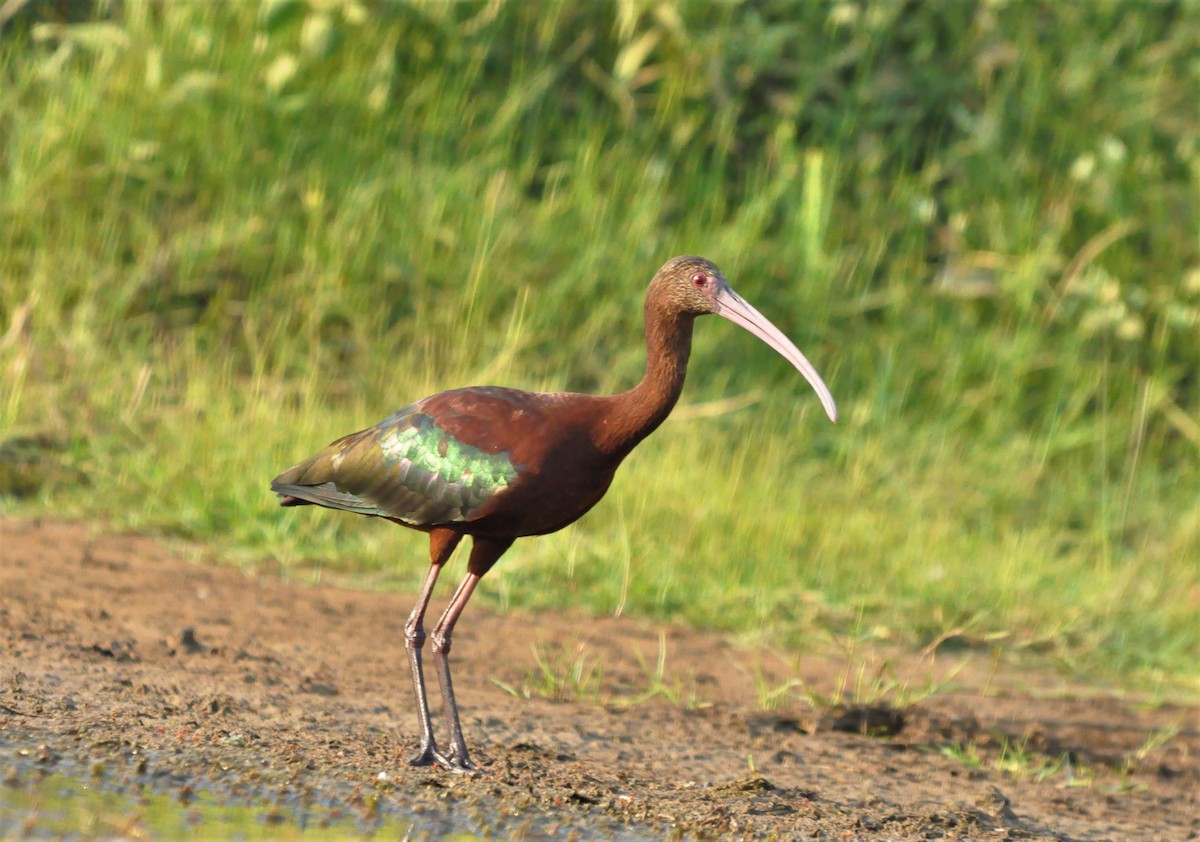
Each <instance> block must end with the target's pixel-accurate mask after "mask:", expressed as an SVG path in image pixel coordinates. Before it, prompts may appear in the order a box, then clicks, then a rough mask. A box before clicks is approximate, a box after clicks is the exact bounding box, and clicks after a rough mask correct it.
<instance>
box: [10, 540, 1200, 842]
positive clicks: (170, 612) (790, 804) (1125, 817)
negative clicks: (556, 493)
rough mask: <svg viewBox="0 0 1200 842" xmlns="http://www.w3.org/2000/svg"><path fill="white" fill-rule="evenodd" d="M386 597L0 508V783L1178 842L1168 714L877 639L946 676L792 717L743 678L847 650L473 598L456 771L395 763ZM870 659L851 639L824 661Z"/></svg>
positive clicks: (914, 833) (1194, 750)
mask: <svg viewBox="0 0 1200 842" xmlns="http://www.w3.org/2000/svg"><path fill="white" fill-rule="evenodd" d="M485 586H486V582H485ZM438 596H439V597H441V600H439V601H438V602H440V603H444V599H445V596H446V594H444V593H441V592H439V594H438ZM410 604H411V598H410V597H407V596H397V595H394V594H380V593H365V592H360V591H354V590H347V589H339V588H334V587H328V586H321V587H314V586H304V585H295V584H287V583H284V582H281V581H280V580H279V579H278V578H274V577H268V576H257V577H247V576H244V575H242V574H240V573H238V572H237V571H235V570H232V569H230V568H227V567H222V566H219V565H215V564H211V563H198V562H194V561H188V560H186V559H185V558H183V557H182V555H181V554H179V553H176V552H172V551H171V550H169V549H167V548H165V547H164V546H163V545H162V544H160V543H159V542H156V541H154V540H151V539H148V538H142V537H137V536H101V535H97V534H93V532H92V531H91V530H90V529H89V528H88V527H86V526H83V525H77V524H68V523H58V522H50V521H38V522H21V521H11V520H10V521H5V520H3V519H0V746H7V747H6V748H5V749H4V751H5V753H6V754H8V755H9V756H8V757H2V756H0V773H3V772H4V770H5V769H6V768H15V767H14V760H13V758H14V756H15V755H14V754H13V752H24V754H22V755H21V756H22V757H25V758H27V759H29V758H32V761H31V762H38V757H37V755H38V752H39V751H40V752H42V753H43V754H44V757H42V758H41V760H40V762H41V763H42V764H43V765H45V766H48V767H54V766H55V765H56V763H57V761H58V759H59V758H62V760H63V763H64V764H65V763H66V761H67V760H72V762H74V763H75V764H76V765H75V766H73V767H72V768H88V767H86V766H80V765H78V764H80V763H91V764H92V767H91V768H92V769H93V771H94V773H95V774H97V775H100V776H107V778H108V783H109V785H118V786H119V785H120V783H121V781H122V780H133V779H134V778H137V780H139V781H140V782H142V783H144V782H145V781H146V780H147V779H150V780H153V779H154V775H155V773H156V772H158V773H160V778H161V781H162V785H163V786H179V785H195V786H205V785H207V784H208V783H212V782H216V784H217V785H218V786H219V787H224V788H225V791H229V792H237V793H246V794H251V795H254V794H259V795H262V796H264V797H268V798H276V799H278V798H280V797H285V798H286V797H287V796H288V795H289V794H291V795H295V794H297V793H300V794H303V795H304V797H305V798H313V799H316V800H318V801H320V802H321V803H325V804H333V805H345V806H346V807H347V809H361V810H386V809H388V808H389V806H390V805H400V806H402V807H403V808H404V809H408V810H412V809H415V810H418V811H420V810H426V809H428V810H430V811H433V812H435V813H436V812H438V811H440V814H443V815H444V814H445V813H446V811H450V812H452V813H461V814H462V815H471V814H473V813H478V814H480V815H489V816H503V815H507V816H509V817H527V818H528V819H529V820H530V821H532V822H533V824H531V825H530V828H531V835H534V836H546V835H550V836H552V835H554V834H555V831H556V830H559V829H563V832H564V833H565V829H566V828H570V827H577V828H598V829H600V832H601V833H602V834H603V833H609V832H615V829H617V828H618V827H620V828H627V829H629V830H630V831H631V832H632V833H633V834H635V835H640V834H646V835H649V836H661V835H662V834H663V833H664V832H668V831H670V830H671V829H672V828H676V829H680V830H682V831H684V832H685V833H686V834H688V835H697V836H704V835H712V836H719V837H722V838H725V837H733V838H737V837H741V838H762V837H765V836H769V835H771V834H776V835H778V836H779V837H780V838H786V839H792V838H808V837H815V838H821V839H825V838H830V839H838V838H854V839H943V838H944V839H989V840H994V839H1004V838H1056V839H1073V840H1094V839H1112V840H1125V839H1177V840H1185V839H1197V838H1200V794H1198V793H1200V710H1197V708H1196V707H1188V706H1180V705H1172V704H1161V703H1159V704H1155V705H1153V706H1147V705H1146V704H1145V703H1144V702H1145V700H1144V699H1134V698H1129V697H1128V696H1122V695H1121V694H1117V693H1114V692H1109V691H1105V690H1104V689H1103V688H1096V687H1088V686H1081V685H1079V684H1077V683H1065V682H1062V681H1060V680H1059V679H1057V678H1054V677H1052V676H1048V675H1038V674H1031V673H1029V672H1020V671H1016V670H1013V669H1011V668H1009V667H1003V666H1002V667H1000V668H999V669H997V668H995V665H994V664H993V663H992V662H991V660H990V659H989V658H987V657H986V656H979V655H977V656H975V657H974V659H970V657H969V656H960V657H965V658H967V660H965V661H963V660H960V659H959V658H950V657H946V656H940V657H939V658H938V660H937V662H936V663H933V664H930V663H929V662H928V661H927V660H926V659H922V658H921V657H919V656H918V655H917V654H916V653H913V654H911V655H904V654H902V653H901V654H897V653H889V654H888V656H887V657H888V662H889V663H890V664H891V665H892V667H893V668H894V670H895V671H896V673H897V674H898V675H900V676H901V677H905V676H907V677H908V679H909V681H910V687H913V688H916V687H919V686H922V685H924V684H925V683H926V682H927V681H928V680H929V676H930V675H932V676H933V677H934V679H933V680H934V683H938V682H940V681H942V680H949V678H948V677H949V676H953V680H952V681H950V684H949V685H948V686H947V687H946V688H944V689H941V690H939V691H938V692H937V693H935V694H934V695H933V696H932V697H930V698H927V699H924V700H922V701H920V702H918V703H917V704H916V705H915V706H914V707H912V708H909V709H908V710H905V711H903V712H901V713H895V712H890V711H887V710H883V709H861V710H849V711H847V710H826V711H814V710H813V709H812V708H811V706H809V705H808V704H805V703H803V702H801V701H798V700H797V699H795V698H794V696H793V698H792V699H791V700H790V701H789V702H788V703H787V705H786V706H785V707H783V708H781V709H778V710H766V709H765V708H764V706H763V702H762V699H763V695H764V694H763V691H764V690H766V689H775V688H780V687H782V686H783V685H784V684H785V682H787V681H789V680H791V679H797V678H799V679H802V680H803V681H804V682H805V684H806V685H807V687H809V688H813V689H815V690H818V691H823V692H826V693H828V692H831V691H832V690H833V688H834V687H835V685H836V683H837V682H838V680H839V679H840V678H844V677H845V676H846V675H847V671H848V661H847V656H846V655H845V654H844V653H838V652H824V653H822V652H815V653H811V654H805V655H804V657H803V658H802V659H801V660H800V662H799V668H798V671H797V667H796V664H795V663H794V662H793V663H789V662H788V661H787V660H786V659H784V658H782V657H779V656H778V655H775V654H772V653H767V652H758V651H741V650H739V649H737V648H734V647H732V646H730V645H729V644H728V643H726V642H724V641H723V640H722V639H721V638H719V637H717V636H714V635H711V634H707V633H701V632H696V631H691V630H687V629H678V628H662V627H660V626H657V625H654V624H650V623H644V622H639V621H635V620H628V619H611V618H609V619H591V618H584V617H579V616H563V615H547V614H541V615H538V616H536V617H525V616H520V615H507V616H500V615H496V614H491V613H489V612H487V611H485V610H484V609H483V608H482V607H480V606H478V605H473V606H471V607H470V608H468V611H467V615H466V616H465V618H464V620H463V623H462V624H461V626H460V628H459V631H458V632H456V635H455V647H454V662H455V677H456V685H457V689H458V691H459V693H460V702H461V704H462V706H463V725H464V729H465V731H466V735H467V740H468V742H469V744H470V745H471V747H472V749H473V751H474V758H475V760H476V762H477V763H479V764H480V765H481V766H482V767H483V773H482V774H481V775H479V776H476V777H465V776H460V775H451V774H447V773H445V772H441V771H437V770H430V769H413V768H409V767H407V766H406V765H405V764H404V763H403V759H404V758H405V757H406V756H408V755H409V754H410V753H412V752H413V750H414V748H415V745H416V741H415V733H416V723H415V716H414V714H413V710H412V705H411V688H410V686H409V682H408V677H407V674H406V669H405V655H404V645H403V640H402V637H401V634H400V630H401V626H402V624H403V620H404V617H405V616H406V614H407V612H408V609H409V607H410ZM435 607H437V606H435ZM535 647H538V651H539V652H540V653H541V655H540V657H541V659H542V662H543V664H545V665H546V666H547V667H548V673H550V674H553V675H554V676H555V677H559V678H565V679H570V677H571V673H572V671H573V669H574V668H576V667H578V671H577V674H578V679H577V680H575V681H574V685H575V686H574V689H573V690H570V689H569V690H567V691H564V693H563V695H566V696H573V697H574V698H573V699H571V700H567V701H554V700H551V699H547V698H542V697H540V696H538V695H536V692H534V693H533V695H532V698H525V697H524V695H525V692H526V691H530V692H532V691H536V690H538V689H545V688H544V687H543V685H544V684H546V685H548V684H549V681H548V679H546V678H545V673H543V671H542V670H540V669H539V667H538V665H537V663H536V659H535ZM660 650H661V651H662V652H664V653H665V656H666V657H665V665H664V668H663V670H662V672H661V676H660V675H659V670H658V658H659V654H660ZM883 657H884V655H883V653H872V652H861V651H860V652H857V653H855V655H854V657H853V658H852V659H851V662H852V663H851V668H850V672H851V673H854V671H855V669H856V668H857V666H858V665H859V664H865V665H866V668H867V674H868V675H870V674H871V671H872V670H873V669H875V668H876V667H877V666H878V664H879V663H880V662H881V659H882V658H883ZM430 678H431V680H433V676H432V675H431V676H430ZM567 683H568V684H570V683H571V682H570V681H569V680H568V682H567ZM506 688H507V689H506ZM514 691H515V692H514ZM435 697H436V691H435ZM581 697H582V698H581ZM439 725H440V720H439ZM864 729H866V730H871V731H874V732H875V733H876V735H875V736H869V735H866V734H863V733H858V732H861V731H862V730H864ZM43 745H44V746H46V748H45V749H39V748H38V747H39V746H43ZM1006 746H1007V747H1006ZM1001 759H1003V760H1004V761H1005V763H1006V764H1007V765H1008V766H1009V767H1010V768H1012V769H1013V770H1014V771H1013V772H1012V773H1009V772H1006V771H1002V770H1001V769H999V768H997V767H998V765H999V764H1000V761H1001ZM1039 770H1040V772H1041V774H1039ZM380 773H386V776H387V777H389V778H390V781H389V782H387V783H385V784H383V785H381V784H380V781H379V776H380ZM1039 777H1041V778H1043V779H1042V780H1039ZM7 779H8V780H7V785H9V786H20V785H21V781H22V777H21V775H20V774H15V773H10V774H9V775H7ZM0 795H2V794H0ZM2 804H3V798H2V797H0V805H2Z"/></svg>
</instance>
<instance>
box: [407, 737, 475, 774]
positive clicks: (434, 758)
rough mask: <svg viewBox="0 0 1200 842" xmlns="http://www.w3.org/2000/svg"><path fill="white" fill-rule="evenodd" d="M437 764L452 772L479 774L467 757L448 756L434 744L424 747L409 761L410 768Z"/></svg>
mask: <svg viewBox="0 0 1200 842" xmlns="http://www.w3.org/2000/svg"><path fill="white" fill-rule="evenodd" d="M435 763H436V764H437V765H438V766H441V767H442V768H443V769H446V770H447V771H450V772H458V773H460V774H465V775H478V774H479V768H478V767H477V766H476V765H475V764H474V763H472V762H471V761H470V759H469V758H468V757H466V756H465V755H463V756H461V757H460V756H459V755H457V754H453V753H452V754H446V753H445V752H444V751H440V750H439V749H438V747H437V746H436V745H433V744H429V745H425V746H422V747H421V749H420V751H418V752H417V753H416V754H414V755H413V756H412V757H410V758H409V759H408V765H409V766H432V765H434V764H435Z"/></svg>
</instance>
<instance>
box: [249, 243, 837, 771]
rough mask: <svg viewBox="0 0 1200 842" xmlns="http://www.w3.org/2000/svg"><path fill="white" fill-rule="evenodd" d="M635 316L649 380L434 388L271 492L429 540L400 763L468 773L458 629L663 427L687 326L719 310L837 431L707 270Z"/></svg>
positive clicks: (680, 278)
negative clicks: (502, 566) (407, 755)
mask: <svg viewBox="0 0 1200 842" xmlns="http://www.w3.org/2000/svg"><path fill="white" fill-rule="evenodd" d="M645 313H646V375H645V376H644V377H643V378H642V382H641V383H639V384H638V385H637V386H635V387H633V388H632V389H630V390H629V391H627V392H621V393H620V394H618V395H607V396H595V395H581V394H575V393H573V392H548V393H541V392H523V391H519V390H517V389H506V388H501V387H499V386H476V387H473V388H468V389H455V390H453V391H450V392H442V393H441V394H438V395H434V396H432V397H429V398H425V399H424V400H420V401H417V402H416V403H414V404H411V405H409V406H406V407H405V408H404V409H401V410H400V411H399V412H397V413H396V414H395V415H392V416H391V417H390V418H387V419H385V420H383V421H381V422H380V423H378V424H376V425H375V426H374V427H371V428H369V429H366V430H362V431H360V432H357V433H351V434H350V435H348V436H345V437H344V438H340V439H338V440H337V441H335V442H333V443H332V444H331V445H329V446H328V447H326V448H325V449H324V450H322V451H321V452H320V453H318V454H316V455H315V456H313V457H311V458H309V459H306V460H305V461H303V462H301V463H300V464H299V465H296V466H295V467H293V468H289V469H288V470H286V471H284V472H283V473H282V474H280V475H279V476H277V477H276V478H275V479H274V480H273V481H272V482H271V488H272V490H274V491H275V492H277V493H278V494H279V495H280V496H281V497H282V498H283V500H282V503H281V505H284V506H303V505H309V504H315V505H318V506H325V507H327V508H331V509H342V510H345V511H348V512H355V513H356V514H360V515H370V516H372V517H381V518H385V519H387V520H390V521H392V522H394V523H398V524H400V525H401V526H407V527H409V528H410V529H419V530H421V531H422V532H427V533H429V556H430V566H429V572H428V573H427V574H426V576H425V583H424V584H423V585H422V586H421V593H420V595H419V596H418V597H417V604H416V606H415V607H414V608H413V610H412V613H411V614H410V615H409V617H408V622H407V623H406V624H405V626H404V641H405V646H406V648H407V650H408V659H409V665H410V667H411V668H412V678H413V685H414V687H415V689H416V694H417V714H418V716H419V717H420V722H421V746H420V749H419V751H418V753H417V754H416V755H415V756H414V757H413V758H412V759H411V760H410V761H409V762H410V763H412V764H414V765H427V764H430V763H434V762H436V763H439V764H441V765H442V766H444V767H446V768H448V769H452V770H455V771H469V770H472V769H473V768H474V767H473V766H472V765H471V761H470V759H469V758H468V756H467V745H466V742H465V741H464V740H463V735H462V728H461V726H460V725H459V721H458V707H457V705H456V704H455V701H454V690H453V686H452V685H451V683H450V665H449V661H448V660H447V657H448V655H449V654H450V635H451V633H452V632H453V631H454V624H455V623H456V622H457V621H458V618H459V615H460V614H462V610H463V607H464V606H465V605H466V604H467V600H468V599H470V598H471V593H472V592H473V591H474V590H475V586H476V585H477V584H478V583H479V579H480V578H481V577H482V576H483V575H484V574H485V573H487V572H488V570H490V569H491V568H492V565H494V564H495V563H496V561H497V559H499V558H500V556H501V555H503V554H504V551H505V550H507V549H508V548H509V546H510V545H511V544H512V543H513V541H515V540H516V539H517V538H522V537H524V536H526V535H544V534H546V533H549V532H554V531H556V530H559V529H562V528H563V527H564V526H566V525H567V524H569V523H572V522H574V521H575V520H577V519H579V518H580V517H582V516H583V514H584V513H585V512H587V511H588V509H590V508H591V507H592V506H594V505H596V503H597V502H598V501H599V500H600V498H601V497H603V496H604V492H605V491H607V490H608V486H609V483H611V482H612V478H613V474H614V473H615V472H616V470H617V466H618V465H620V464H621V460H623V459H624V458H625V457H626V456H627V455H629V452H630V451H631V450H633V448H634V447H636V446H637V444H638V442H640V441H641V440H642V439H644V438H645V437H646V436H648V435H650V433H651V432H653V431H654V429H655V428H656V427H658V425H659V424H661V423H662V422H663V420H664V419H665V418H666V417H667V415H668V413H670V411H671V408H672V407H673V406H674V405H675V401H676V400H677V399H678V398H679V393H680V391H681V390H682V389H683V378H684V374H685V372H686V370H687V362H688V356H689V354H690V353H691V349H692V324H693V322H694V321H695V319H696V317H697V316H702V315H704V314H706V313H716V314H717V315H719V316H724V317H725V318H727V319H729V320H730V321H732V322H733V323H734V324H738V325H741V326H742V327H744V328H745V329H746V330H748V331H750V332H751V333H753V334H754V335H755V336H757V337H759V338H760V339H762V340H763V341H764V342H766V343H767V344H768V345H770V346H771V347H772V348H774V349H775V350H776V351H778V352H779V353H780V354H782V355H783V356H784V357H786V358H787V359H788V361H789V362H791V363H792V365H794V366H795V367H796V368H797V369H799V370H800V373H801V374H803V375H804V376H805V378H807V379H808V382H809V383H811V384H812V386H813V388H814V389H816V391H817V394H818V395H819V396H820V398H821V403H822V404H823V405H824V407H825V412H826V414H828V415H829V418H830V420H831V421H837V407H836V406H835V404H834V402H833V396H832V395H831V394H830V393H829V389H828V388H827V387H826V386H825V383H824V382H823V381H822V380H821V377H820V375H818V374H817V371H816V369H814V368H813V366H812V364H811V363H809V361H808V360H807V359H805V358H804V355H803V354H801V353H800V351H799V349H798V348H796V346H795V345H793V344H792V343H791V341H790V340H788V338H787V337H786V336H784V335H783V333H781V332H780V331H779V329H778V328H776V327H775V326H774V325H773V324H771V322H770V321H768V320H767V318H766V317H765V316H763V315H762V314H761V313H759V312H758V311H757V310H755V309H754V308H753V307H751V306H750V305H749V304H747V303H746V302H745V301H743V300H742V299H741V298H740V297H739V296H738V295H737V293H735V292H734V291H733V290H732V289H731V288H730V286H729V284H728V283H727V282H726V280H725V276H724V275H722V274H721V270H720V269H718V268H717V267H716V266H714V265H713V264H712V263H710V262H709V261H707V260H704V259H702V258H699V257H676V258H675V259H673V260H670V261H668V262H667V263H666V265H664V266H663V267H662V268H661V269H659V270H658V274H656V275H655V276H654V279H653V280H652V281H651V282H650V288H649V290H648V291H647V292H646V302H645ZM464 535H470V536H471V538H472V547H471V555H470V558H469V560H468V561H467V575H466V578H464V579H463V580H462V584H460V585H459V586H458V590H457V591H455V592H454V596H453V598H452V599H451V600H450V604H449V606H448V607H447V608H446V610H445V612H444V613H443V614H442V616H441V619H439V620H438V622H437V625H436V626H434V628H433V631H432V632H431V633H430V637H431V639H432V642H433V659H434V664H435V665H436V668H437V672H438V679H439V682H440V684H441V688H442V701H443V707H444V708H445V714H446V726H447V729H448V731H449V740H450V744H449V748H448V750H447V751H442V750H441V749H439V747H438V745H437V743H436V742H435V741H434V736H433V725H432V722H431V721H430V718H429V702H428V698H427V695H426V692H425V677H424V673H423V671H422V668H421V648H422V646H423V645H424V643H425V628H424V622H425V609H426V607H427V606H428V605H429V597H430V595H431V594H432V592H433V586H434V584H435V583H436V582H437V578H438V573H439V572H441V569H442V565H444V564H445V563H446V561H447V560H448V559H449V558H450V554H451V553H452V552H454V548H455V547H456V546H458V542H459V541H461V540H462V538H463V536H464Z"/></svg>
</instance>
